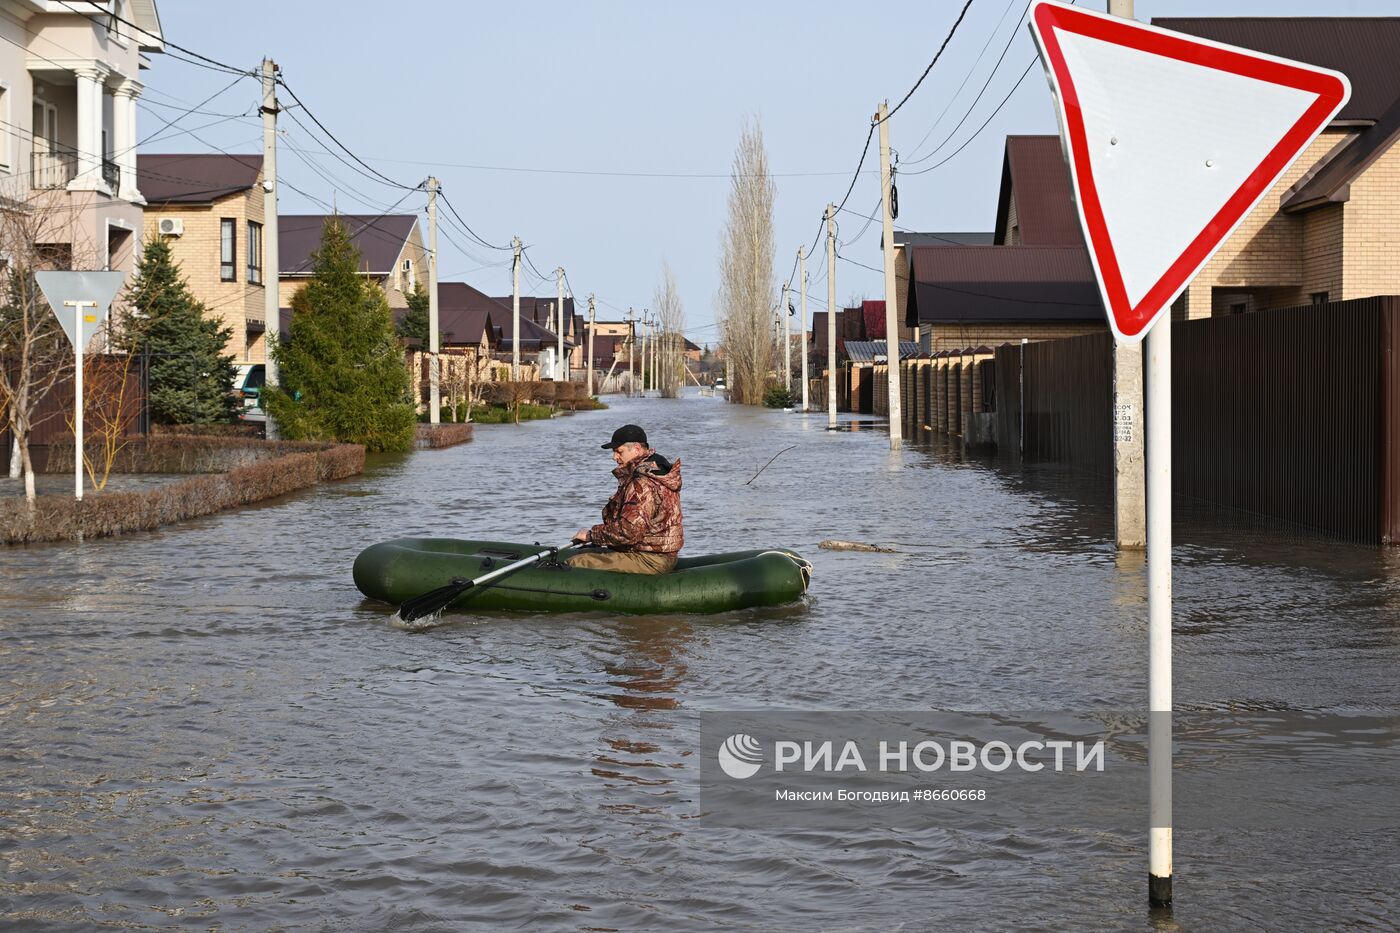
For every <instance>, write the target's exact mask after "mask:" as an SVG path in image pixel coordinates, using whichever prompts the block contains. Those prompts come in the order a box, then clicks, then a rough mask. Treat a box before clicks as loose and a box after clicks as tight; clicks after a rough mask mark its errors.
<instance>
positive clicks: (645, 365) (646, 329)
mask: <svg viewBox="0 0 1400 933" xmlns="http://www.w3.org/2000/svg"><path fill="white" fill-rule="evenodd" d="M650 335H651V311H650V310H648V309H647V308H643V309H642V398H646V397H647V387H648V386H647V375H648V374H649V373H650V372H651V357H650V356H648V355H647V343H648V340H647V337H649V336H650Z"/></svg>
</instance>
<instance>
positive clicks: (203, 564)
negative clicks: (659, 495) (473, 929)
mask: <svg viewBox="0 0 1400 933" xmlns="http://www.w3.org/2000/svg"><path fill="white" fill-rule="evenodd" d="M612 401H613V404H614V407H613V409H612V410H611V411H604V412H590V413H583V414H578V415H575V416H571V417H566V418H559V419H556V420H554V421H551V422H536V423H530V424H525V425H521V426H519V427H515V426H508V425H507V426H483V427H480V428H478V433H477V440H476V441H475V442H474V443H472V444H469V445H465V446H461V447H457V448H452V449H448V450H440V451H419V452H415V453H413V454H410V455H407V456H403V457H381V458H371V460H370V463H369V465H368V467H367V469H366V472H365V474H364V475H363V476H361V477H358V478H355V479H352V480H349V481H346V482H342V483H338V484H333V485H328V486H323V487H321V488H318V489H314V490H308V491H305V492H301V493H297V494H294V495H291V496H287V497H284V498H282V499H279V500H276V501H274V502H270V503H265V504H262V505H259V506H257V507H254V508H250V509H247V510H245V511H241V512H236V513H229V514H224V515H218V516H213V517H210V518H207V519H201V520H197V521H192V522H188V523H185V524H181V525H178V526H173V527H169V528H165V529H162V530H160V531H157V532H153V533H146V534H136V535H131V536H128V537H123V538H118V539H108V540H100V541H92V542H88V543H85V544H82V545H72V544H61V545H45V546H37V547H29V548H21V549H9V550H4V551H0V568H3V582H0V732H3V735H4V751H3V758H0V860H2V861H3V865H4V871H3V875H0V927H10V928H17V929H88V928H99V927H113V928H136V929H144V928H168V927H189V928H199V929H203V928H213V927H217V928H227V929H307V930H321V929H367V930H368V929H390V928H395V929H425V930H435V929H459V928H462V927H464V926H468V925H470V924H472V923H480V924H482V925H484V926H491V927H503V928H530V929H567V930H581V929H592V930H602V929H627V930H631V929H668V930H670V929H712V928H716V927H732V928H742V929H763V930H772V929H829V930H868V929H909V930H915V929H919V930H922V929H934V928H939V929H958V928H965V929H1017V930H1025V929H1154V928H1156V929H1211V930H1219V929H1281V928H1289V929H1321V928H1329V929H1332V928H1344V927H1348V926H1358V927H1361V926H1378V927H1387V926H1390V925H1392V924H1393V923H1394V915H1395V910H1396V907H1397V903H1396V901H1397V898H1396V894H1395V892H1396V883H1395V882H1396V880H1397V874H1400V871H1397V866H1396V857H1395V854H1394V849H1393V845H1391V844H1390V843H1387V844H1385V845H1380V846H1377V845H1375V844H1372V843H1370V842H1368V841H1367V840H1365V839H1362V840H1359V841H1358V840H1342V841H1340V842H1338V843H1336V844H1335V845H1332V846H1330V847H1327V846H1324V847H1319V846H1318V844H1317V843H1316V841H1315V840H1313V841H1309V840H1305V839H1301V838H1296V839H1295V838H1292V837H1290V836H1288V835H1287V834H1278V833H1269V834H1264V833H1256V834H1237V833H1233V832H1224V831H1222V832H1220V833H1218V834H1196V835H1193V836H1190V837H1187V838H1179V839H1178V842H1177V861H1178V866H1179V867H1178V877H1177V890H1178V898H1179V903H1178V906H1177V910H1176V912H1175V915H1174V917H1173V918H1171V919H1165V918H1162V917H1156V918H1153V917H1150V916H1149V915H1148V913H1147V912H1146V910H1145V905H1144V904H1143V895H1144V887H1145V885H1144V881H1145V879H1144V874H1145V864H1146V863H1145V854H1144V852H1143V843H1144V839H1143V838H1141V837H1140V836H1139V835H1138V834H1123V835H1115V834H1102V835H1099V836H1095V837H1075V838H1067V837H1065V836H1063V835H1061V834H1058V833H1055V832H1052V831H1049V830H1038V829H1036V828H1034V827H1026V826H1022V825H1012V824H1010V823H1007V824H1005V825H1001V824H998V823H997V822H996V821H995V819H993V820H991V821H989V822H987V823H986V824H985V825H984V826H982V827H981V828H980V829H978V830H976V831H973V832H968V831H963V830H959V831H957V832H953V831H940V830H939V829H937V828H933V829H921V830H918V831H904V830H896V829H889V828H883V827H880V826H870V827H868V828H866V829H863V830H858V831H851V830H849V829H845V830H841V831H822V830H821V829H819V828H817V829H812V830H807V831H802V832H794V831H775V830H765V829H757V828H756V829H753V830H743V829H717V828H714V827H707V826H706V825H705V823H704V820H703V819H701V818H699V817H698V812H699V810H698V803H697V800H696V783H697V772H698V765H697V757H698V756H697V748H696V742H697V727H696V719H697V717H698V714H699V713H700V711H703V710H724V709H765V708H798V709H808V710H812V709H865V708H870V709H929V708H961V709H1085V708H1093V707H1104V708H1120V709H1127V708H1134V709H1135V708H1140V707H1141V706H1142V701H1143V698H1144V696H1145V690H1146V686H1145V651H1146V648H1145V627H1144V621H1143V620H1144V615H1145V589H1144V580H1143V574H1142V568H1141V565H1140V562H1138V561H1135V560H1134V559H1132V558H1129V559H1127V560H1120V559H1119V558H1117V557H1116V556H1115V553H1114V549H1113V547H1112V541H1111V533H1112V515H1111V510H1110V508H1109V503H1108V501H1107V499H1106V498H1105V497H1104V496H1103V494H1102V492H1101V490H1100V487H1101V486H1102V484H1101V483H1098V482H1095V481H1091V480H1086V479H1085V478H1083V477H1077V476H1074V475H1072V474H1067V473H1065V472H1064V471H1060V470H1056V469H1052V468H1045V467H1032V468H1028V469H1020V468H1012V467H1008V466H1005V465H998V464H996V463H994V462H990V461H987V460H984V459H976V458H967V457H964V456H962V455H960V454H957V453H955V452H953V451H951V450H950V449H949V448H948V447H947V446H945V445H942V444H930V445H911V446H909V447H907V448H906V449H905V450H904V451H902V452H901V453H899V454H893V455H892V454H891V453H890V452H889V451H888V449H887V440H886V435H885V434H884V432H883V430H882V429H881V428H879V427H878V426H874V425H870V424H857V425H854V426H852V425H847V426H846V429H844V430H841V431H836V432H828V431H826V430H825V424H826V419H825V416H824V415H811V416H799V415H795V414H790V413H788V414H784V413H780V412H768V411H752V410H744V409H739V408H736V407H734V406H730V405H727V404H726V403H725V402H723V401H722V400H720V399H715V398H699V397H688V398H685V399H682V400H675V401H667V400H657V399H652V400H626V399H614V400H612ZM625 421H637V422H639V423H642V424H644V425H645V426H646V427H647V429H648V430H649V431H650V433H651V435H652V438H653V439H654V442H655V445H656V446H657V448H658V449H660V450H661V451H662V452H663V453H665V454H667V455H669V456H673V457H679V458H680V459H681V460H682V461H683V464H684V466H683V469H684V471H685V491H684V500H685V511H686V519H687V526H686V538H687V541H686V546H687V549H688V550H690V551H692V552H697V553H698V552H704V551H718V550H730V549H735V548H743V547H753V546H760V545H782V546H786V547H792V548H795V549H796V550H798V551H800V552H802V553H803V554H804V555H806V556H807V557H808V558H809V559H810V560H811V561H812V563H813V564H814V565H815V576H814V579H813V585H812V590H811V592H810V594H809V596H808V597H807V599H806V601H805V602H804V603H803V604H802V605H800V606H795V607H787V608H783V609H779V610H764V611H750V612H740V613H733V614H730V615H727V616H721V617H686V616H671V617H658V618H626V619H619V618H611V617H608V616H607V615H605V614H598V613H595V614H589V615H574V616H570V615H564V616H550V617H539V616H530V615H521V614H509V613H499V614H495V615H493V616H490V617H471V616H463V617H460V618H457V619H454V620H452V621H451V622H450V624H446V625H442V626H440V627H438V628H435V629H432V630H431V631H428V632H424V633H416V634H410V633H407V632H404V631H402V630H400V629H397V628H395V627H394V626H393V625H391V624H390V616H391V612H392V610H390V609H389V608H387V607H383V606H378V605H374V604H369V603H366V602H364V601H362V600H361V598H360V596H359V594H358V593H357V592H356V590H355V589H354V586H353V585H352V583H351V580H350V564H351V562H352V560H353V559H354V557H355V555H356V554H357V553H358V551H359V550H360V549H361V548H363V547H364V546H366V545H368V544H370V543H373V542H376V541H379V540H383V539H385V538H390V537H397V536H401V535H409V534H432V535H446V536H463V537H498V538H501V539H505V540H527V541H535V540H538V541H542V542H551V541H557V542H560V543H562V542H564V541H565V540H567V538H568V536H569V535H570V533H572V531H573V530H574V529H576V528H578V527H579V526H580V525H584V524H589V523H591V522H592V521H594V520H595V519H594V515H595V514H596V511H597V509H598V508H599V507H600V506H601V504H602V502H603V501H604V500H605V499H606V497H607V495H608V494H609V492H610V487H611V484H612V480H611V477H610V476H609V475H608V469H609V467H610V462H609V460H608V456H607V453H606V452H605V451H601V450H599V449H598V445H599V444H600V443H602V442H603V441H604V440H606V439H607V438H608V435H609V434H610V432H611V430H612V428H613V427H615V426H616V425H617V424H619V423H622V422H625ZM790 445H795V447H794V449H792V450H788V451H787V452H785V453H783V454H782V455H781V456H780V457H779V458H778V459H777V460H776V461H775V462H774V463H773V464H772V465H771V466H769V467H768V468H767V469H766V470H764V471H763V473H762V474H761V475H760V476H759V477H758V478H757V479H755V480H754V481H753V482H752V483H748V484H746V483H745V481H746V480H748V479H750V477H752V476H753V475H754V473H755V472H757V471H758V470H759V468H760V467H762V466H763V464H764V463H765V462H766V461H768V460H769V458H770V457H772V456H773V454H774V453H776V452H778V451H779V450H781V449H782V448H785V447H788V446H790ZM1178 526H1179V527H1178V533H1177V534H1178V541H1179V547H1178V550H1177V564H1176V570H1175V583H1176V593H1177V602H1176V618H1177V623H1176V625H1177V638H1176V697H1177V701H1178V703H1179V704H1181V705H1182V706H1183V707H1187V708H1202V709H1212V708H1226V707H1236V708H1244V709H1282V708H1289V707H1305V708H1309V709H1343V708H1351V707H1365V708H1371V709H1377V708H1386V709H1394V708H1396V707H1397V705H1400V703H1398V702H1397V700H1400V678H1397V677H1396V676H1395V675H1396V671H1397V670H1400V610H1398V607H1400V560H1397V558H1396V557H1395V556H1394V555H1393V554H1392V552H1390V551H1386V550H1381V549H1373V548H1361V547H1354V546H1349V545H1342V544H1335V543H1330V542H1326V541H1320V540H1316V539H1310V538H1280V537H1278V536H1274V535H1269V534H1265V533H1261V532H1259V531H1257V530H1250V529H1240V528H1230V527H1224V526H1221V525H1219V524H1216V523H1215V522H1213V521H1209V520H1197V519H1195V518H1193V517H1192V516H1191V515H1186V516H1185V517H1184V518H1183V519H1182V520H1181V521H1179V523H1178ZM824 538H840V539H845V540H851V541H861V542H870V543H877V544H881V545H886V546H890V547H893V548H896V549H897V553H890V554H870V553H843V552H831V551H823V550H819V549H818V548H817V543H818V542H819V541H821V540H822V539H824ZM1267 791H1268V789H1267V788H1261V793H1267ZM1143 835H1145V834H1143Z"/></svg>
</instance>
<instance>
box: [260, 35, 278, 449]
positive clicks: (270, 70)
mask: <svg viewBox="0 0 1400 933" xmlns="http://www.w3.org/2000/svg"><path fill="white" fill-rule="evenodd" d="M262 86H263V101H262V121H263V252H264V256H263V276H264V281H263V319H264V320H263V326H264V328H265V330H264V331H263V346H265V347H266V348H267V351H268V352H267V362H266V363H265V364H264V369H263V372H264V376H263V381H264V384H265V385H267V386H268V387H270V388H275V387H276V386H278V385H279V384H280V378H279V374H278V372H277V360H276V359H275V358H274V357H273V355H272V345H273V344H274V343H276V342H277V340H278V339H279V338H280V336H281V326H282V302H281V300H280V296H279V292H280V289H279V287H278V286H279V285H280V283H281V281H282V279H281V276H282V264H281V260H280V258H279V256H278V249H277V227H278V224H277V113H278V111H279V110H280V109H281V108H279V107H278V106H277V63H276V62H274V61H273V60H272V59H270V58H264V59H263V62H262ZM263 412H264V413H265V415H266V417H267V422H266V426H265V429H264V430H265V432H266V434H267V439H268V440H275V439H276V438H277V424H276V422H275V421H273V418H272V413H271V412H269V411H268V410H267V406H266V405H264V406H263Z"/></svg>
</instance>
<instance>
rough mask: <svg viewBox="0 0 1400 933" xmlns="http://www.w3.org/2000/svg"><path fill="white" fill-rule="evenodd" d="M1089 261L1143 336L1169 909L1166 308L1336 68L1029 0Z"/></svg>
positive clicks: (1116, 318) (1272, 167) (1290, 146)
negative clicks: (1331, 68)
mask: <svg viewBox="0 0 1400 933" xmlns="http://www.w3.org/2000/svg"><path fill="white" fill-rule="evenodd" d="M1030 29H1031V34H1032V35H1033V36H1034V38H1035V43H1036V47H1037V48H1038V49H1039V51H1040V58H1041V62H1042V64H1043V65H1044V66H1045V73H1046V77H1047V79H1048V80H1049V82H1050V90H1051V92H1052V93H1053V94H1054V97H1055V103H1056V115H1057V116H1058V118H1059V123H1060V139H1061V141H1062V143H1063V145H1064V149H1065V156H1066V160H1067V161H1068V163H1069V168H1070V179H1071V183H1072V188H1073V192H1074V200H1075V205H1076V207H1077V209H1078V211H1079V220H1080V224H1081V225H1082V227H1083V230H1084V241H1085V243H1086V245H1087V246H1088V249H1089V258H1090V264H1091V265H1092V267H1093V269H1094V275H1095V277H1096V278H1097V279H1098V284H1099V291H1100V294H1101V295H1102V297H1103V303H1104V308H1105V309H1106V310H1107V312H1108V324H1109V327H1110V328H1112V330H1113V335H1114V337H1115V338H1116V339H1117V340H1118V341H1119V342H1120V343H1129V344H1131V343H1136V342H1137V341H1139V340H1142V339H1143V338H1144V337H1146V338H1147V342H1146V349H1147V355H1146V360H1145V365H1144V370H1145V373H1146V382H1147V412H1146V413H1147V451H1146V453H1147V573H1148V608H1147V617H1148V674H1147V679H1148V686H1147V693H1148V783H1149V789H1148V797H1149V804H1148V810H1149V835H1148V900H1149V902H1150V903H1152V904H1154V905H1165V904H1170V903H1171V900H1172V789H1171V727H1172V726H1171V710H1172V680H1171V676H1172V675H1171V540H1172V539H1171V456H1172V454H1171V417H1172V415H1171V365H1172V364H1171V320H1170V318H1169V316H1167V314H1166V312H1167V309H1168V308H1170V307H1171V305H1172V303H1173V302H1174V301H1175V300H1176V298H1177V297H1178V296H1179V295H1180V294H1181V292H1182V291H1183V290H1184V289H1185V288H1186V286H1187V285H1188V284H1189V283H1190V281H1191V279H1192V278H1194V277H1195V275H1196V273H1198V272H1199V271H1200V270H1201V268H1202V267H1203V266H1204V265H1205V264H1206V262H1207V261H1209V260H1210V258H1211V256H1213V255H1214V254H1215V252H1216V250H1217V249H1219V247H1220V245H1221V244H1222V243H1223V242H1224V241H1225V240H1226V238H1228V237H1229V236H1230V234H1231V233H1232V232H1233V231H1234V230H1235V228H1236V227H1237V226H1239V224H1240V222H1241V221H1242V220H1243V219H1244V218H1245V217H1246V216H1247V215H1248V214H1249V212H1250V211H1251V210H1253V208H1254V207H1255V205H1257V204H1258V203H1259V201H1260V199H1261V198H1263V197H1264V195H1265V194H1266V193H1267V192H1268V191H1269V190H1270V189H1271V188H1272V187H1273V186H1274V184H1275V183H1277V182H1278V180H1279V178H1280V177H1281V176H1282V175H1283V173H1284V172H1285V171H1286V170H1287V169H1288V167H1289V166H1290V165H1291V164H1293V162H1294V160H1295V159H1297V157H1298V156H1299V155H1300V154H1301V153H1302V152H1303V151H1304V150H1305V149H1306V148H1307V147H1308V145H1309V144H1310V143H1311V142H1312V141H1313V140H1314V139H1315V138H1316V137H1317V134H1318V133H1320V132H1321V131H1322V129H1323V127H1325V126H1326V125H1327V124H1328V123H1329V122H1330V121H1331V120H1332V118H1333V117H1334V116H1336V114H1337V112H1338V111H1340V110H1341V108H1342V105H1343V104H1344V103H1345V102H1346V100H1347V98H1348V97H1349V96H1350V94H1351V86H1350V84H1349V83H1348V82H1347V79H1346V76H1345V75H1342V74H1340V73H1338V72H1335V71H1330V70H1328V69H1325V68H1317V67H1314V66H1312V65H1307V64H1303V63H1301V62H1294V61H1289V60H1287V59H1282V58H1277V57H1275V56H1272V55H1265V54H1262V53H1259V52H1254V51H1251V50H1249V49H1241V48H1236V47H1233V46H1228V45H1222V44H1221V43H1218V42H1211V41H1208V40H1205V39H1198V38H1196V37H1194V36H1187V35H1183V34H1181V33H1175V32H1171V31H1169V30H1166V29H1158V28H1156V27H1154V26H1147V25H1144V24H1141V23H1136V22H1133V21H1131V20H1125V19H1122V18H1119V17H1115V16H1108V15H1105V14H1102V13H1097V12H1093V11H1090V10H1082V9H1078V8H1075V7H1071V6H1068V5H1067V4H1064V3H1061V2H1057V0H1034V2H1033V3H1032V7H1031V16H1030Z"/></svg>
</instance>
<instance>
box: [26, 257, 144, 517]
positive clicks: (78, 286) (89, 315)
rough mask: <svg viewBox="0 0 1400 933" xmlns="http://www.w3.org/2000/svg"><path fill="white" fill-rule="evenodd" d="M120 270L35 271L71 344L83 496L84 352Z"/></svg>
mask: <svg viewBox="0 0 1400 933" xmlns="http://www.w3.org/2000/svg"><path fill="white" fill-rule="evenodd" d="M125 278H126V274H125V273H123V272H36V273H34V280H35V281H36V282H37V283H38V285H39V290H40V291H41V292H43V293H44V298H45V299H46V300H47V301H48V303H49V307H51V308H53V312H54V314H55V315H57V316H58V322H59V323H60V324H62V325H63V332H64V333H65V334H67V335H68V340H69V341H70V342H71V343H72V344H73V495H74V497H75V498H76V499H77V500H78V501H79V502H81V501H82V498H83V354H85V353H88V352H90V349H91V346H92V339H93V337H95V336H97V332H98V330H100V329H101V327H102V322H103V320H105V319H106V317H107V308H108V307H109V306H110V305H111V304H112V299H113V298H115V297H116V295H117V290H118V289H119V288H121V287H122V282H123V280H125Z"/></svg>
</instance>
